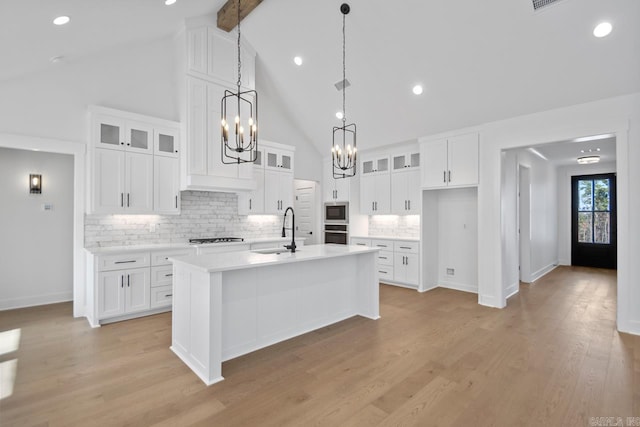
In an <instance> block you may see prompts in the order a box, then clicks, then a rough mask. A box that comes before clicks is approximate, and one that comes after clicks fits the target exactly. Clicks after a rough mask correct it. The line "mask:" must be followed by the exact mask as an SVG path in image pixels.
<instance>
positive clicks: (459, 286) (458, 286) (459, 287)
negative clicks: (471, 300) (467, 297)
mask: <svg viewBox="0 0 640 427" xmlns="http://www.w3.org/2000/svg"><path fill="white" fill-rule="evenodd" d="M439 285H440V287H441V288H447V289H453V290H455V291H463V292H471V293H474V294H477V293H478V287H477V286H473V285H466V284H464V283H455V282H447V281H441V282H440V284H439Z"/></svg>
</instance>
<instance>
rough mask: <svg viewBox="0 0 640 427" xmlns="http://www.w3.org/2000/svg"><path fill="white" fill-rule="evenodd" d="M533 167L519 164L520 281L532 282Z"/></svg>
mask: <svg viewBox="0 0 640 427" xmlns="http://www.w3.org/2000/svg"><path fill="white" fill-rule="evenodd" d="M530 174H531V169H530V168H528V167H527V166H525V165H523V164H519V165H518V239H519V244H518V247H519V251H520V257H519V262H520V264H519V265H520V281H521V282H524V283H531V181H530Z"/></svg>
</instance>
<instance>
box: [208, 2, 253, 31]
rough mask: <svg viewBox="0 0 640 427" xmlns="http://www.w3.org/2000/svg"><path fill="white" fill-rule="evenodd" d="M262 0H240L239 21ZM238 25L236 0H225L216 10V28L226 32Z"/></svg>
mask: <svg viewBox="0 0 640 427" xmlns="http://www.w3.org/2000/svg"><path fill="white" fill-rule="evenodd" d="M260 3H262V0H240V21H242V20H243V19H244V18H246V17H247V15H249V14H250V13H251V12H252V11H253V9H255V8H256V7H258V5H259V4H260ZM236 25H238V0H227V2H226V3H225V4H224V6H222V7H221V8H220V10H219V11H218V28H220V29H221V30H225V31H226V32H227V33H228V32H229V31H231V30H233V29H234V28H235V27H236Z"/></svg>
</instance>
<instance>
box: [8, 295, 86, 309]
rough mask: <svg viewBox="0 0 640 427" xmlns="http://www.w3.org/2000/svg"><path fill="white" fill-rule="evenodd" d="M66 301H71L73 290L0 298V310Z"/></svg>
mask: <svg viewBox="0 0 640 427" xmlns="http://www.w3.org/2000/svg"><path fill="white" fill-rule="evenodd" d="M68 301H73V292H58V293H54V294H44V295H36V296H32V297H22V298H8V299H4V300H0V311H3V310H13V309H15V308H24V307H35V306H37V305H46V304H57V303H60V302H68Z"/></svg>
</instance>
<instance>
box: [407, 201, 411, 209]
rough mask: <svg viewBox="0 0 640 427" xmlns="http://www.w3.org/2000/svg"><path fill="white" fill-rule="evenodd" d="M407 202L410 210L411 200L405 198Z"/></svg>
mask: <svg viewBox="0 0 640 427" xmlns="http://www.w3.org/2000/svg"><path fill="white" fill-rule="evenodd" d="M407 204H408V205H409V209H408V210H411V200H407Z"/></svg>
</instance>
